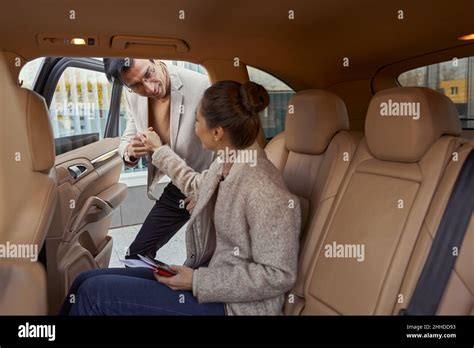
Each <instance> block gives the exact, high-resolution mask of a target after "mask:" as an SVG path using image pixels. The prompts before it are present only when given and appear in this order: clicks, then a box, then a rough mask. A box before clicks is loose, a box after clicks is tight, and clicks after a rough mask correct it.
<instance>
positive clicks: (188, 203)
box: [184, 197, 196, 215]
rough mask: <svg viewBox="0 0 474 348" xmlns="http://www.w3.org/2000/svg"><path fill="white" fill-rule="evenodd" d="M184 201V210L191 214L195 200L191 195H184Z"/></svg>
mask: <svg viewBox="0 0 474 348" xmlns="http://www.w3.org/2000/svg"><path fill="white" fill-rule="evenodd" d="M184 203H185V204H186V210H187V211H188V213H189V215H191V214H192V213H193V210H194V207H195V206H196V201H195V200H194V199H192V198H191V197H186V199H185V200H184Z"/></svg>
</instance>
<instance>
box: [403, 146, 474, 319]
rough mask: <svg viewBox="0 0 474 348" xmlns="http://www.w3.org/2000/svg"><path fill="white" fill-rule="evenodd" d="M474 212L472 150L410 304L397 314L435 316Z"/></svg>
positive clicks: (456, 184)
mask: <svg viewBox="0 0 474 348" xmlns="http://www.w3.org/2000/svg"><path fill="white" fill-rule="evenodd" d="M473 211H474V151H471V152H470V154H469V155H468V156H467V158H466V160H465V161H464V164H463V167H462V168H461V171H460V173H459V175H458V177H457V179H456V182H455V184H454V187H453V191H452V192H451V196H450V197H449V201H448V204H447V205H446V210H445V211H444V214H443V217H442V219H441V223H440V225H439V227H438V231H437V233H436V236H435V238H434V240H433V244H432V246H431V250H430V252H429V254H428V258H427V260H426V263H425V265H424V267H423V270H422V272H421V275H420V278H419V279H418V283H417V284H416V288H415V291H414V292H413V296H412V299H411V301H410V304H409V305H408V307H407V308H406V309H401V310H400V313H399V314H400V315H435V314H436V312H437V310H438V306H439V303H440V301H441V298H442V296H443V293H444V291H445V289H446V286H447V284H448V280H449V276H450V275H451V271H452V269H453V268H454V264H455V262H456V259H457V256H455V255H453V247H457V248H458V250H459V249H460V248H461V244H462V241H463V240H464V235H465V234H466V230H467V227H468V225H469V221H470V220H471V215H472V213H473Z"/></svg>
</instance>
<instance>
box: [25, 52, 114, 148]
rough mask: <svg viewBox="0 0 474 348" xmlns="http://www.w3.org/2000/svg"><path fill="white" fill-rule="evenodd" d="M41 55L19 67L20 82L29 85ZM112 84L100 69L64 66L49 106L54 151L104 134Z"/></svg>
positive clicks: (36, 70) (35, 76) (88, 142)
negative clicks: (20, 68)
mask: <svg viewBox="0 0 474 348" xmlns="http://www.w3.org/2000/svg"><path fill="white" fill-rule="evenodd" d="M44 59H45V58H44V57H42V58H38V59H34V60H32V61H30V62H28V63H27V64H25V66H24V67H23V69H22V70H21V71H20V75H19V80H20V81H23V84H22V86H23V87H25V88H29V89H33V88H34V85H35V82H36V78H37V76H38V73H39V70H40V68H41V63H42V62H43V61H44ZM111 91H112V85H111V84H110V83H109V82H108V81H107V79H106V77H105V75H104V74H103V73H102V72H99V71H95V70H91V69H87V68H78V67H67V68H66V69H64V71H63V72H62V74H61V77H60V78H59V80H58V82H57V84H56V86H55V90H54V94H53V96H52V99H51V103H50V106H49V113H50V120H51V127H52V129H53V134H54V139H55V147H56V155H60V154H63V153H65V152H68V151H71V150H74V149H76V148H79V147H81V146H84V145H87V144H90V143H92V142H96V141H99V140H101V139H103V137H104V131H105V125H106V122H107V117H108V113H109V109H110V95H111Z"/></svg>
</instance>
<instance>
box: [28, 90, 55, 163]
mask: <svg viewBox="0 0 474 348" xmlns="http://www.w3.org/2000/svg"><path fill="white" fill-rule="evenodd" d="M22 90H25V89H24V88H22ZM26 92H27V93H28V95H27V106H26V124H27V135H28V142H29V148H30V155H31V161H32V164H33V170H34V171H37V172H44V171H48V170H49V169H51V168H52V167H53V166H54V161H55V156H56V155H55V150H54V135H53V130H52V128H51V123H50V120H49V111H48V107H47V106H46V102H45V101H44V99H43V97H41V96H40V95H39V94H37V93H35V92H33V91H30V90H26Z"/></svg>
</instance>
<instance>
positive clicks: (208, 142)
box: [194, 105, 217, 151]
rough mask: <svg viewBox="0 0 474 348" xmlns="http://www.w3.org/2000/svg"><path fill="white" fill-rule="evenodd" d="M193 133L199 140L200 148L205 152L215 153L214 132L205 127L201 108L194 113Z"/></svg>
mask: <svg viewBox="0 0 474 348" xmlns="http://www.w3.org/2000/svg"><path fill="white" fill-rule="evenodd" d="M194 127H195V132H196V135H197V136H198V138H199V139H200V140H201V143H202V147H203V148H204V149H206V150H211V151H216V150H217V149H216V144H217V142H216V141H215V130H214V129H210V128H209V127H208V126H207V123H206V119H205V118H204V117H203V116H202V113H201V106H200V105H199V106H198V108H197V111H196V123H195V125H194Z"/></svg>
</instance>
